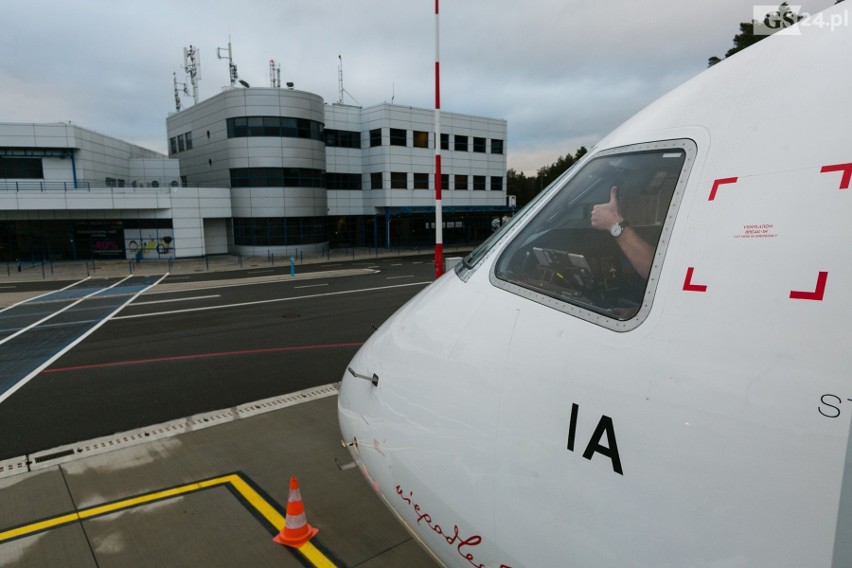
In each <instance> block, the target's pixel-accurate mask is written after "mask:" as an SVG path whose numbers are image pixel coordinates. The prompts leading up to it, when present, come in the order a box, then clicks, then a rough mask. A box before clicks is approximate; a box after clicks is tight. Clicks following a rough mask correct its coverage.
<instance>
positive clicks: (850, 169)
mask: <svg viewBox="0 0 852 568" xmlns="http://www.w3.org/2000/svg"><path fill="white" fill-rule="evenodd" d="M831 172H843V177H842V178H840V189H849V182H850V181H852V164H834V165H832V166H823V167H822V169H821V170H820V173H823V174H827V173H831Z"/></svg>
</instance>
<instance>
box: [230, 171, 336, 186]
mask: <svg viewBox="0 0 852 568" xmlns="http://www.w3.org/2000/svg"><path fill="white" fill-rule="evenodd" d="M230 173H231V187H315V188H325V175H324V172H323V171H322V170H314V169H310V168H232V169H231V170H230Z"/></svg>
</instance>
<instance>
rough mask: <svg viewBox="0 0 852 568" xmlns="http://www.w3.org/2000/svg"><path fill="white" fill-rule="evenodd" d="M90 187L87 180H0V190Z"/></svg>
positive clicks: (85, 189)
mask: <svg viewBox="0 0 852 568" xmlns="http://www.w3.org/2000/svg"><path fill="white" fill-rule="evenodd" d="M91 188H92V186H91V184H90V183H89V182H87V181H78V182H77V183H76V185H75V184H74V182H73V181H41V180H32V181H6V180H0V191H80V190H82V191H88V190H90V189H91Z"/></svg>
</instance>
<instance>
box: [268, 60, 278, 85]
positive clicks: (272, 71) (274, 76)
mask: <svg viewBox="0 0 852 568" xmlns="http://www.w3.org/2000/svg"><path fill="white" fill-rule="evenodd" d="M269 84H270V86H272V88H273V89H280V88H281V65H278V64H276V63H275V60H274V59H270V60H269Z"/></svg>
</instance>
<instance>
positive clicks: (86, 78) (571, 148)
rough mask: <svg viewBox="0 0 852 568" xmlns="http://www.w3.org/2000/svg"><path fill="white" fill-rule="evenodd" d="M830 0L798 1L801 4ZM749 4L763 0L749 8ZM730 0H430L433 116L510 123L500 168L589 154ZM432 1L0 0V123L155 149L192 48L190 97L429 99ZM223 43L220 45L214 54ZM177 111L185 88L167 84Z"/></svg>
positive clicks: (713, 43) (744, 8)
mask: <svg viewBox="0 0 852 568" xmlns="http://www.w3.org/2000/svg"><path fill="white" fill-rule="evenodd" d="M834 1H835V0H801V2H800V3H798V4H793V2H791V4H793V6H794V7H795V6H801V9H800V13H802V12H804V13H816V12H818V11H820V10H823V9H825V8H827V7H829V6H831V5H832V4H834ZM763 2H764V4H771V2H765V0H763ZM754 6H755V3H752V2H743V1H742V0H645V1H643V2H637V1H635V0H597V1H591V0H586V1H584V2H580V1H579V0H522V1H509V0H441V2H440V62H441V64H440V67H441V110H442V111H443V112H457V113H463V114H471V115H476V116H484V117H489V118H502V119H505V120H507V122H508V132H509V133H508V140H507V142H506V153H507V159H508V167H509V168H511V169H515V170H517V171H521V172H524V173H526V174H527V175H534V174H535V172H536V170H538V168H540V167H543V166H546V165H549V164H551V163H553V162H555V161H556V160H557V159H558V158H559V157H560V156H564V155H566V154H573V153H574V152H575V151H576V150H577V149H578V148H579V147H580V146H586V147H587V148H588V147H591V146H592V145H594V144H595V143H596V142H597V141H598V140H600V139H601V138H603V137H604V136H605V135H606V134H607V133H608V132H610V131H611V130H613V129H614V128H615V127H617V126H618V125H619V124H621V123H622V122H624V121H625V120H626V119H628V118H629V117H630V116H631V115H633V114H634V113H636V112H637V111H639V110H641V109H642V108H643V107H644V106H646V105H647V104H648V103H650V102H652V101H653V100H654V99H656V98H658V97H659V96H661V95H662V94H664V93H665V92H667V91H669V90H670V89H672V88H674V87H676V86H677V85H679V84H680V83H683V82H684V81H686V80H687V79H689V78H691V77H693V76H694V75H696V74H698V73H700V72H701V71H702V70H704V69H705V68H706V67H707V59H708V58H709V57H711V56H713V55H716V56H719V57H724V54H725V52H726V51H727V50H728V49H729V48H730V47H731V46H732V41H733V37H734V35H735V34H737V33H738V32H739V23H740V22H744V21H750V20H751V19H752V13H753V11H754ZM435 22H436V18H435V3H434V1H433V0H242V1H239V2H238V1H235V0H231V1H224V0H134V1H131V0H77V1H76V2H68V1H67V0H28V2H4V4H3V25H2V29H3V33H2V34H0V53H3V57H2V58H0V122H68V121H70V122H71V123H73V124H76V125H78V126H82V127H84V128H88V129H90V130H95V131H97V132H100V133H103V134H106V135H109V136H113V137H116V138H120V139H122V140H125V141H128V142H131V143H134V144H138V145H141V146H144V147H146V148H150V149H152V150H157V151H159V152H163V153H165V152H166V117H167V115H168V114H169V113H170V112H174V111H175V96H174V84H173V73H177V79H178V81H180V82H182V83H183V82H188V79H186V74H185V72H184V69H183V65H184V61H183V50H184V48H185V47H188V46H189V45H193V46H195V47H196V48H197V49H198V50H199V53H200V80H199V97H200V99H201V100H204V99H207V98H209V97H211V96H213V95H215V94H216V93H218V92H220V91H221V89H222V88H223V87H225V86H227V85H229V77H228V62H227V60H226V59H218V58H217V53H218V52H222V53H225V52H226V49H225V48H227V46H228V41H229V38H230V42H231V46H232V52H233V57H234V62H235V63H236V64H237V67H238V72H239V76H240V78H241V79H243V80H244V81H246V82H247V83H249V84H250V85H252V86H258V87H266V86H269V85H270V82H269V61H270V59H274V60H275V61H276V62H277V64H279V65H280V67H281V80H282V82H293V83H294V84H295V88H296V89H298V90H305V91H309V92H313V93H316V94H319V95H320V96H322V97H323V98H324V99H325V101H326V102H327V103H334V102H337V101H338V98H339V90H338V66H339V64H340V62H341V58H342V67H343V85H344V88H345V90H346V94H345V95H344V101H343V102H345V103H347V104H358V105H361V106H364V107H369V106H373V105H376V104H380V103H383V102H393V103H395V104H400V105H405V106H412V107H420V108H429V109H431V108H434V104H435V98H434V93H435V91H434V64H435V54H436V50H435V37H436V34H435V27H436V26H435ZM220 48H221V49H220ZM181 98H182V102H181V104H182V106H183V108H187V107H189V106H190V105H191V104H192V98H191V97H188V96H185V95H181Z"/></svg>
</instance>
